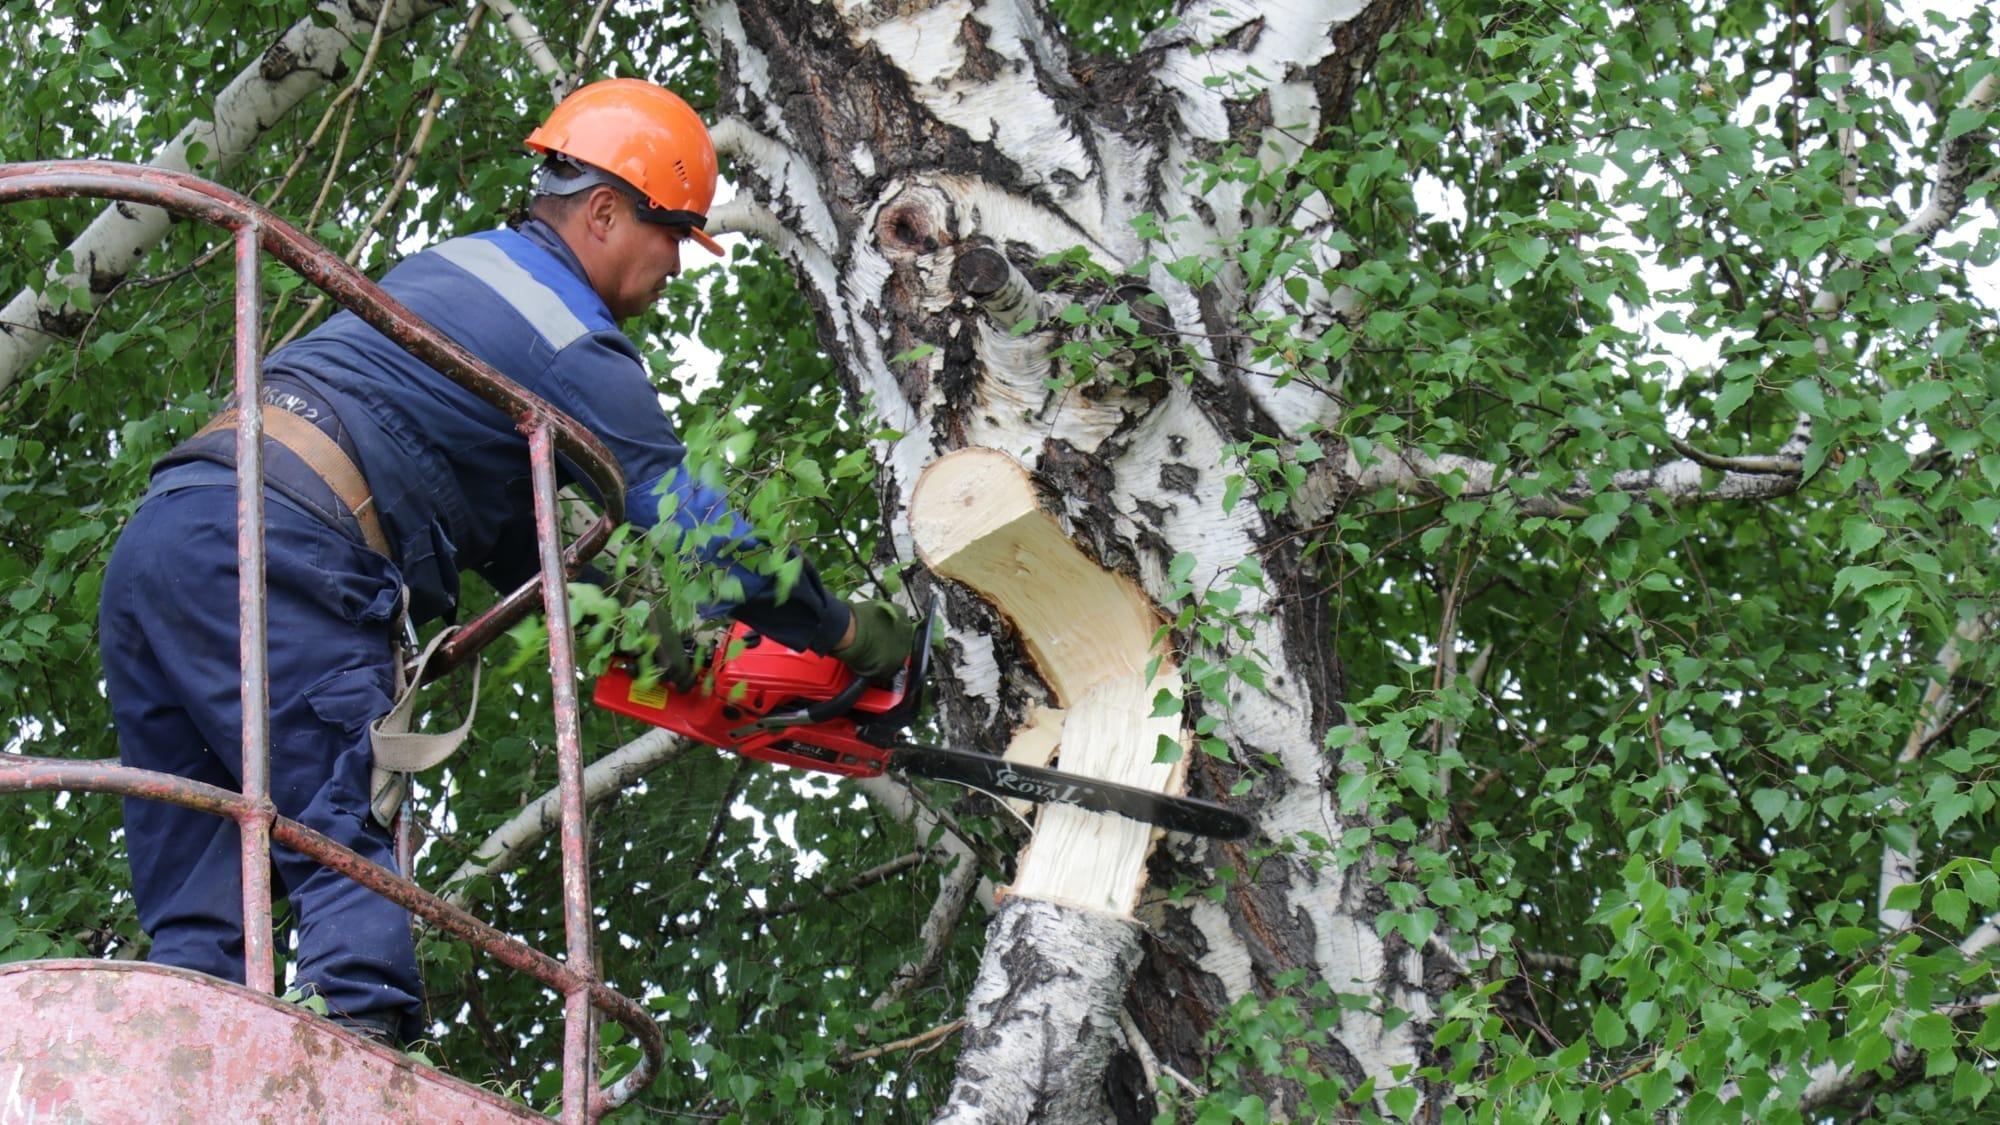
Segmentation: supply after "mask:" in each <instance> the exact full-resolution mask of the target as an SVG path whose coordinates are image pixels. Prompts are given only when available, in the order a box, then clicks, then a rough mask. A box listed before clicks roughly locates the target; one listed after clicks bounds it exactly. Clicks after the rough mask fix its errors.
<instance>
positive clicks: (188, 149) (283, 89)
mask: <svg viewBox="0 0 2000 1125" xmlns="http://www.w3.org/2000/svg"><path fill="white" fill-rule="evenodd" d="M357 7H358V6H357V5H352V4H348V3H345V2H344V0H321V3H320V4H319V5H318V8H317V11H318V13H319V16H318V18H322V19H328V20H329V21H330V22H329V23H328V24H327V25H322V24H321V23H320V22H317V19H316V18H315V17H307V18H305V19H301V20H299V21H298V22H297V23H295V24H293V25H292V26H291V27H290V28H288V29H286V31H285V32H284V34H283V35H280V36H279V37H278V39H277V40H276V41H275V42H274V43H272V44H271V45H270V46H269V47H267V48H265V49H264V50H263V51H262V52H260V53H259V54H258V56H257V57H256V59H255V60H253V61H252V62H251V63H250V64H249V65H248V66H246V67H245V68H244V69H243V70H242V71H241V72H240V73H238V74H237V75H236V77H235V78H234V79H232V80H231V81H230V82H229V84H228V85H227V86H225V87H223V89H222V91H221V92H220V93H218V94H216V95H215V98H214V103H213V105H214V112H213V115H212V117H211V118H209V119H206V120H195V121H191V122H189V123H188V124H187V125H186V126H185V127H183V128H182V129H181V131H180V132H179V133H178V134H176V135H175V137H174V139H173V140H172V141H169V142H168V143H167V144H166V146H165V147H163V148H162V149H160V151H159V152H158V153H157V154H155V155H154V157H153V159H152V160H151V161H149V162H148V163H150V164H151V165H152V166H153V167H156V168H167V169H172V170H174V171H180V172H188V171H193V172H199V173H203V174H210V175H212V174H214V173H215V172H216V171H217V170H222V169H227V168H228V167H229V166H230V165H231V164H232V163H233V162H234V161H235V160H236V158H237V157H240V156H242V155H243V154H244V153H245V152H247V151H249V148H250V146H251V145H252V144H254V143H255V142H256V141H257V140H258V139H259V138H260V137H262V136H263V135H264V133H265V132H266V131H267V130H269V129H270V128H271V127H272V126H273V125H275V124H277V122H278V121H280V120H282V119H283V118H284V116H285V115H286V114H287V113H289V112H291V110H292V109H293V108H294V107H295V106H297V105H298V104H299V103H300V102H301V101H303V100H305V99H306V98H307V97H308V96H310V95H311V94H312V93H313V92H315V91H317V90H318V89H320V88H321V87H322V86H325V85H326V84H327V83H328V82H331V81H333V80H334V79H335V78H337V77H339V75H340V74H341V63H340V53H341V51H342V50H343V49H345V48H347V47H348V46H350V45H353V44H355V43H356V42H357V41H358V40H359V39H360V37H361V36H362V35H363V34H364V33H365V32H366V31H367V29H368V25H366V24H364V23H362V22H361V21H360V19H358V18H357V16H356V15H355V12H356V9H357ZM442 7H444V4H443V3H442V0H394V2H393V3H392V4H391V5H390V7H389V10H388V12H387V15H386V17H385V22H384V27H385V29H386V31H387V33H389V34H394V33H396V32H400V31H402V30H403V29H405V28H407V27H409V26H410V25H411V24H412V23H414V22H416V21H417V20H419V19H422V18H423V17H425V16H428V15H429V14H431V13H432V12H435V11H437V10H438V9H439V8H442ZM197 146H198V147H199V148H200V149H202V150H203V153H202V156H201V159H200V160H195V159H193V158H192V157H193V150H194V149H195V148H196V147H197ZM46 155H50V156H53V155H56V154H53V153H51V154H46ZM168 223H169V220H168V216H167V213H166V212H165V211H162V210H160V209H158V208H156V207H140V206H136V205H132V204H118V205H116V206H113V207H107V208H105V209H104V210H102V211H101V212H99V213H98V216H97V218H96V220H94V221H93V222H92V223H91V224H90V226H89V227H87V228H86V229H85V230H84V232H83V233H82V234H80V235H78V236H77V237H76V238H75V239H74V240H72V241H71V242H70V244H69V245H68V246H67V247H65V248H64V253H65V254H67V255H68V256H69V257H70V259H71V260H72V261H74V262H75V263H76V264H77V272H76V273H74V274H66V275H65V274H60V273H58V272H57V271H55V270H54V269H53V268H52V269H51V270H50V274H49V280H50V281H51V283H52V288H54V289H57V290H59V291H66V290H69V289H75V288H82V287H86V286H87V287H88V288H89V290H90V292H92V293H93V294H98V295H102V294H105V293H108V292H110V290H111V289H112V288H113V287H114V286H116V285H117V284H118V282H119V281H120V280H122V279H123V278H124V277H125V276H126V274H128V273H130V272H131V270H132V267H133V266H135V265H137V264H138V262H139V259H140V258H141V257H143V256H144V255H145V253H146V251H147V250H148V249H150V248H151V247H152V246H153V245H154V244H155V243H157V242H158V241H159V240H160V239H161V238H162V237H163V236H164V235H165V234H166V232H167V226H168ZM82 322H83V319H82V317H81V316H80V315H79V314H78V313H77V312H76V311H75V310H73V309H70V308H68V307H67V306H66V305H65V304H64V303H62V302H60V301H51V300H49V299H48V298H47V297H46V296H45V295H44V294H43V293H40V292H36V291H35V290H33V289H23V290H22V291H21V292H20V293H18V294H16V295H15V296H14V298H13V299H12V300H10V301H9V302H8V303H7V305H6V307H5V308H0V392H3V391H5V390H6V389H7V388H8V387H11V386H13V384H14V381H15V380H17V379H19V378H20V377H21V374H22V373H23V372H24V371H26V370H27V367H28V365H29V364H30V363H32V362H33V361H34V360H35V358H36V357H37V356H39V355H41V354H42V352H43V351H44V350H45V349H47V347H48V346H49V344H50V343H52V342H53V341H55V340H57V339H63V338H67V337H69V336H71V335H73V334H74V333H75V332H76V331H77V329H78V328H79V327H80V326H81V324H82Z"/></svg>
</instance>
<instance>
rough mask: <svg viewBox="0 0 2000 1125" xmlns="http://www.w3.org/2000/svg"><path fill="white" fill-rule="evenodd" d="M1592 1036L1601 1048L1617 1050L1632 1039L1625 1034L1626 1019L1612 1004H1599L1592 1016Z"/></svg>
mask: <svg viewBox="0 0 2000 1125" xmlns="http://www.w3.org/2000/svg"><path fill="white" fill-rule="evenodd" d="M1590 1034H1591V1037H1592V1038H1594V1039H1596V1040H1597V1042H1598V1044H1599V1045H1600V1046H1603V1047H1604V1048H1606V1049H1616V1048H1618V1047H1622V1046H1624V1045H1625V1041H1626V1040H1627V1039H1629V1038H1630V1036H1629V1035H1627V1034H1626V1033H1625V1017H1624V1016H1622V1015H1620V1014H1619V1012H1618V1009H1617V1008H1616V1007H1614V1006H1612V1005H1610V1004H1598V1005H1596V1006H1595V1008H1594V1009H1593V1010H1592V1012H1591V1015H1590Z"/></svg>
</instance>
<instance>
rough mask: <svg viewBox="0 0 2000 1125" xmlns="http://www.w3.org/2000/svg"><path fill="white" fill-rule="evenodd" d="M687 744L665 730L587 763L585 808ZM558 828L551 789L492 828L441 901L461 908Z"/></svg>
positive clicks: (557, 795)
mask: <svg viewBox="0 0 2000 1125" xmlns="http://www.w3.org/2000/svg"><path fill="white" fill-rule="evenodd" d="M688 745H689V744H688V742H687V740H686V739H683V738H681V737H680V736H678V735H674V734H670V733H668V732H667V731H664V730H651V731H647V732H646V733H645V734H642V735H640V736H639V737H637V738H635V739H633V740H632V741H630V742H628V743H626V744H625V745H623V746H621V747H619V748H618V749H616V750H614V751H612V752H611V753H609V754H606V755H605V756H604V757H602V758H599V759H598V760H597V761H595V762H592V763H591V764H590V766H589V767H588V768H587V769H585V770H584V771H583V800H584V804H585V806H586V807H591V806H595V805H598V804H602V803H603V802H604V801H605V800H606V799H608V798H610V797H612V796H615V795H616V794H618V793H621V792H623V791H624V790H625V789H626V788H628V787H629V786H631V785H632V784H633V783H634V782H636V781H638V780H639V779H640V778H642V777H645V776H646V775H647V774H649V773H652V772H653V771H654V770H656V769H659V768H660V767H661V766H664V765H666V764H667V763H668V762H671V761H673V760H675V759H676V758H679V757H680V756H681V754H682V753H684V752H685V751H686V750H687V747H688ZM561 824H562V793H561V791H560V790H559V789H551V790H549V791H548V792H546V793H544V794H542V795H541V796H540V797H537V798H535V799H534V800H533V801H530V802H529V803H528V804H527V806H526V807H524V808H523V809H522V810H521V811H520V812H518V813H515V814H514V816H513V817H512V818H511V819H509V820H508V821H507V823H505V824H503V825H501V826H500V827H498V828H496V829H494V830H493V831H492V833H490V834H489V835H488V836H487V837H486V839H485V841H484V842H482V843H481V844H480V845H479V847H477V848H475V849H473V852H472V857H471V858H470V859H468V860H466V861H465V862H464V863H461V864H459V866H458V870H456V871H454V872H452V873H451V876H450V877H449V878H447V879H446V880H445V881H444V898H445V901H447V902H449V903H451V904H453V905H454V906H463V905H465V895H466V889H467V887H468V886H469V884H470V883H471V881H472V880H473V879H475V878H477V877H479V876H484V875H494V874H497V873H499V872H501V871H505V870H507V869H508V868H510V867H513V866H514V865H515V864H517V863H519V862H520V861H521V858H522V857H523V856H525V855H527V854H528V853H529V852H530V851H533V850H534V849H535V847H536V846H537V845H539V844H540V843H541V842H542V840H544V839H546V838H547V836H548V834H549V833H551V832H553V831H555V830H556V829H557V828H558V827H559V826H560V825H561Z"/></svg>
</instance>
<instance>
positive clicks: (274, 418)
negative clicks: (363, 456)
mask: <svg viewBox="0 0 2000 1125" xmlns="http://www.w3.org/2000/svg"><path fill="white" fill-rule="evenodd" d="M263 414H264V433H265V434H266V435H267V436H269V437H270V438H271V440H273V441H275V442H277V443H278V444H279V445H282V446H284V447H285V448H286V449H289V450H291V451H292V452H293V453H294V454H296V455H297V456H298V459H299V460H301V461H303V462H305V465H306V467H307V468H309V469H311V470H312V471H313V473H314V474H315V475H316V476H318V477H319V478H320V479H321V480H323V481H325V482H326V486H327V487H328V488H330V489H332V490H333V494H334V495H335V496H336V497H338V498H339V499H340V502H341V503H342V504H344V505H346V507H347V510H348V511H349V512H351V513H353V515H354V522H356V523H358V524H360V525H361V538H362V539H363V540H364V541H365V542H366V543H367V544H368V547H369V549H370V550H372V551H375V552H376V553H378V554H381V555H388V554H389V537H388V536H387V535H384V534H383V533H382V520H381V518H380V517H378V516H377V515H376V514H375V496H374V494H373V493H371V492H370V491H369V490H368V478H366V477H364V476H362V475H361V468H360V466H358V465H356V464H355V463H354V460H353V458H351V457H349V456H348V455H347V454H346V453H344V452H342V450H341V448H340V445H339V443H338V442H336V441H334V440H333V439H332V438H330V437H328V436H326V434H325V433H324V432H323V431H322V430H321V429H320V428H319V427H318V426H315V425H313V424H312V423H311V422H308V421H306V420H305V419H304V418H301V417H299V416H298V415H296V414H294V413H292V412H291V411H289V410H286V409H284V408H282V407H278V406H273V405H272V404H270V403H268V402H267V403H264V404H263ZM236 418H237V412H236V408H235V407H233V406H232V407H230V408H229V409H228V410H225V411H223V412H222V413H220V414H217V415H216V416H215V417H214V418H211V419H209V422H208V425H206V426H203V427H202V428H201V429H200V430H199V431H197V432H196V434H195V437H197V438H199V437H201V436H202V435H204V434H208V433H213V432H214V431H216V430H220V429H223V428H225V427H232V426H234V425H236Z"/></svg>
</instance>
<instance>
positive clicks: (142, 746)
mask: <svg viewBox="0 0 2000 1125" xmlns="http://www.w3.org/2000/svg"><path fill="white" fill-rule="evenodd" d="M264 511H265V520H266V526H265V548H266V556H267V559H268V563H267V568H268V569H267V589H268V609H267V621H268V633H269V638H270V697H271V739H270V743H271V769H270V778H271V799H272V801H273V802H274V803H275V804H276V805H277V809H278V812H279V814H280V815H282V816H286V817H290V818H292V819H293V820H296V821H298V822H299V823H301V824H304V825H306V826H307V827H310V828H314V829H317V830H318V831H320V832H323V833H325V834H326V835H328V836H330V837H332V838H333V839H334V840H336V841H338V842H339V843H342V844H345V845H346V846H348V847H350V848H352V849H354V850H355V851H357V852H359V853H360V854H361V855H362V856H364V857H366V858H368V859H370V860H373V861H374V862H376V863H379V864H381V865H382V866H384V867H387V868H389V869H391V870H394V869H395V866H396V862H395V855H394V849H393V847H392V846H391V843H390V840H389V837H388V834H387V833H385V832H383V831H382V830H381V828H380V827H378V826H377V825H376V824H375V823H374V821H373V820H372V819H371V818H370V817H369V813H368V780H369V767H370V764H371V761H372V751H371V749H370V746H369V740H368V724H369V723H370V722H371V721H372V720H374V719H375V718H377V717H378V716H380V715H382V714H383V713H384V712H386V711H387V710H388V709H389V706H390V691H391V688H392V686H393V679H392V676H393V664H392V661H393V660H394V655H393V644H392V641H391V629H392V627H393V625H394V622H395V616H396V609H397V605H398V599H399V591H400V586H401V577H400V575H398V574H397V572H396V569H395V566H394V564H392V563H391V562H390V561H389V560H388V559H386V558H384V557H382V556H381V555H379V554H376V553H374V552H373V551H370V550H368V549H367V548H366V547H365V546H363V545H362V544H360V543H357V542H354V541H353V540H351V539H349V538H348V537H347V536H345V535H343V534H341V533H340V532H339V531H336V530H334V529H333V528H331V527H329V526H327V525H326V524H324V523H322V522H321V521H320V520H318V519H317V518H315V517H313V516H310V515H307V514H306V513H305V512H304V511H303V510H302V509H300V508H297V507H294V506H293V505H292V504H291V503H290V502H289V501H287V500H285V499H283V498H281V497H279V496H277V495H276V494H268V493H267V498H266V503H265V505H264ZM236 584H237V568H236V490H235V488H234V487H231V486H227V485H223V486H218V485H214V484H200V485H195V486H192V487H180V488H174V489H171V490H167V491H161V490H159V489H156V490H155V492H154V493H153V494H152V495H150V496H148V497H147V499H146V501H145V502H144V503H143V504H142V505H141V506H140V508H139V511H138V512H137V513H136V514H135V515H134V516H133V517H132V520H131V522H130V524H129V525H128V526H127V527H126V529H125V531H124V533H123V534H122V535H121V536H120V537H119V539H118V543H117V546H116V547H114V548H113V550H112V554H111V562H110V564H109V566H108V567H107V569H106V572H105V582H104V594H103V604H102V608H101V609H100V611H99V618H98V626H99V630H100V633H101V641H102V653H103V660H104V676H105V684H106V689H107V691H108V693H109V695H110V702H111V713H112V717H113V719H114V720H115V721H116V723H117V727H118V747H119V758H120V759H121V760H122V761H123V762H124V763H125V764H126V765H130V766H139V767H143V768H145V769H152V770H160V771H163V772H166V773H172V774H177V775H179V776H181V777H186V778H192V779H194V780H196V781H203V782H207V783H208V784H210V785H215V786H220V787H222V788H224V789H231V790H240V789H241V788H242V779H241V762H242V735H241V729H242V703H241V695H240V693H241V689H240V687H239V660H238V644H239V642H238V634H237V628H238V625H237V585H236ZM125 835H126V848H127V851H128V853H129V856H130V859H131V865H132V887H133V893H134V896H135V897H136V899H137V901H138V908H139V923H140V925H142V926H143V927H145V930H146V932H147V933H148V934H150V935H151V936H152V939H153V946H152V953H151V955H150V959H151V960H153V961H157V962H160V963H163V964H168V965H178V966H180V967H182V968H188V969H196V970H199V971H201V972H204V973H208V974H211V975H213V976H218V977H223V978H226V979H228V980H233V981H237V982H239V983H240V982H242V980H243V921H242V917H243V892H242V862H241V858H240V853H239V851H238V845H237V840H238V835H237V830H236V824H235V822H234V821H231V820H228V819H226V818H223V817H217V816H212V815H210V814H207V813H202V812H196V811H194V810H192V809H186V808H182V807H180V806H178V805H171V804H167V803H164V802H157V801H146V800H139V799H132V798H128V799H127V800H126V802H125ZM271 859H272V871H273V875H274V877H275V878H274V893H277V894H283V895H285V896H287V897H288V898H289V899H290V900H291V904H292V909H293V912H294V914H295V915H296V920H297V939H298V951H297V964H296V969H297V973H296V980H295V982H294V984H295V985H296V986H310V988H312V989H314V990H317V992H318V993H319V994H320V995H321V996H324V997H325V998H326V1002H327V1006H328V1008H329V1009H330V1010H331V1011H332V1012H334V1013H335V1014H348V1015H365V1016H369V1017H373V1018H376V1019H382V1020H396V1021H399V1022H400V1023H401V1026H402V1030H403V1031H404V1033H405V1034H409V1033H412V1032H414V1031H415V1030H416V1027H417V1019H418V1014H419V1009H420V1007H421V996H422V985H421V983H420V982H419V980H418V976H417V963H416V952H415V948H414V945H413V943H412V940H411V936H410V917H409V914H408V913H407V912H406V911H405V910H404V909H403V908H402V907H400V906H397V905H395V904H394V903H392V902H390V901H389V900H387V899H384V898H382V897H380V896H378V895H376V894H375V893H373V892H372V891H369V890H367V889H365V888H363V887H362V886H361V885H360V884H358V883H355V882H353V881H352V880H349V879H347V878H344V877H342V876H340V875H338V874H336V873H334V872H333V871H331V870H329V869H327V868H323V867H321V866H319V865H318V864H317V863H315V862H313V861H312V860H310V859H308V858H306V857H305V856H302V855H300V854H298V853H297V852H294V851H291V850H289V849H286V848H281V847H274V848H273V849H272V855H271Z"/></svg>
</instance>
